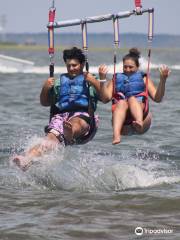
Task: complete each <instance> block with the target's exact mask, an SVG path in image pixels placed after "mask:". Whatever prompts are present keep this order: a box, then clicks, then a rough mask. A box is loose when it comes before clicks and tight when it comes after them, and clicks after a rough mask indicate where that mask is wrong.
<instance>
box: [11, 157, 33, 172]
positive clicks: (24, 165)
mask: <svg viewBox="0 0 180 240" xmlns="http://www.w3.org/2000/svg"><path fill="white" fill-rule="evenodd" d="M12 161H13V162H14V163H15V164H16V165H17V166H18V167H19V168H20V169H21V170H23V171H26V170H27V169H28V168H29V167H30V166H31V164H32V162H31V161H30V160H29V159H27V158H26V157H24V156H21V155H16V156H14V157H13V160H12Z"/></svg>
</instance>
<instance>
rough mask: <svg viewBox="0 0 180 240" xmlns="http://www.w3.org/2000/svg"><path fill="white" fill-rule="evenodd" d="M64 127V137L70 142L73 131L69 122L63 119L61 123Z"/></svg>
mask: <svg viewBox="0 0 180 240" xmlns="http://www.w3.org/2000/svg"><path fill="white" fill-rule="evenodd" d="M63 128H64V137H65V139H66V140H67V141H68V142H71V141H72V140H73V131H72V125H71V123H70V122H67V121H65V122H64V123H63Z"/></svg>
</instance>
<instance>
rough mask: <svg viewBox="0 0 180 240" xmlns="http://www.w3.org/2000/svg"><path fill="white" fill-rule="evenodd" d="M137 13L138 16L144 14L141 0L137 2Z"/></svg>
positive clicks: (136, 0)
mask: <svg viewBox="0 0 180 240" xmlns="http://www.w3.org/2000/svg"><path fill="white" fill-rule="evenodd" d="M135 7H136V8H135V13H136V14H137V15H141V14H142V4H141V0H135Z"/></svg>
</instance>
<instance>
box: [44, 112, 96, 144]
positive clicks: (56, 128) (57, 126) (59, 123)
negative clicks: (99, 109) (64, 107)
mask: <svg viewBox="0 0 180 240" xmlns="http://www.w3.org/2000/svg"><path fill="white" fill-rule="evenodd" d="M73 117H80V118H82V119H84V120H85V121H86V122H87V123H88V124H89V126H90V121H91V119H90V116H89V113H87V112H65V113H58V114H56V115H54V117H52V118H51V121H50V123H49V125H48V127H47V132H49V133H53V134H54V135H55V136H56V137H57V138H58V139H59V140H60V142H62V141H63V142H64V141H65V139H64V129H63V122H65V121H69V120H70V119H71V118H73ZM98 122H99V119H98V116H97V115H95V126H94V128H95V132H96V130H97V128H98ZM89 132H90V127H89V129H88V131H87V133H86V134H85V135H88V133H89ZM92 134H93V131H92ZM94 135H95V134H94ZM94 135H93V136H94ZM91 138H92V136H91V135H90V136H89V140H90V139H91ZM86 142H88V139H86ZM81 144H83V142H82V143H81ZM65 145H66V144H65Z"/></svg>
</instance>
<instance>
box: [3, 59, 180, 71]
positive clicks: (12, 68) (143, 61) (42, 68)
mask: <svg viewBox="0 0 180 240" xmlns="http://www.w3.org/2000/svg"><path fill="white" fill-rule="evenodd" d="M147 65H148V62H147V60H146V59H145V58H141V59H140V66H141V69H142V70H143V71H146V70H147ZM160 66H161V64H160V63H159V64H158V63H151V64H150V69H152V70H153V69H158V68H159V67H160ZM169 67H170V69H172V70H173V69H174V70H180V65H172V66H169ZM98 68H99V66H93V65H92V66H90V72H92V73H95V74H98ZM108 68H109V74H113V72H114V66H113V64H110V65H108ZM66 71H67V70H66V67H65V66H55V74H60V73H64V72H66ZM116 71H117V72H122V62H119V63H117V65H116ZM0 73H35V74H49V66H33V64H25V63H24V65H21V66H18V67H17V66H15V65H12V64H7V65H1V64H0Z"/></svg>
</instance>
